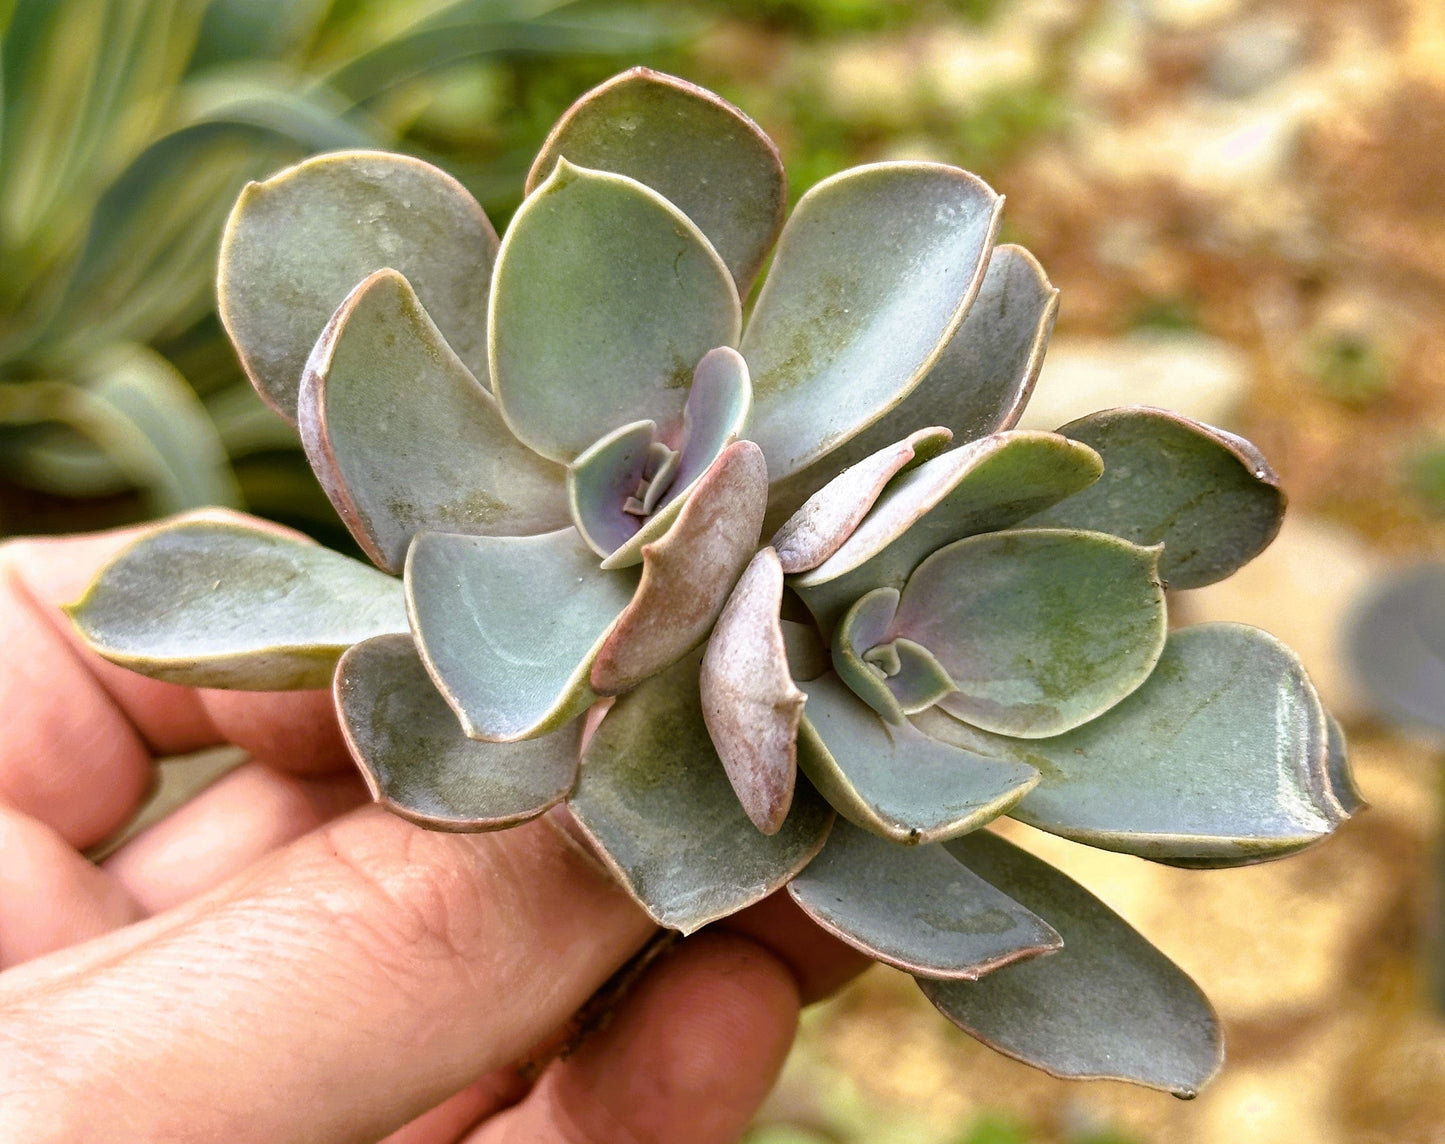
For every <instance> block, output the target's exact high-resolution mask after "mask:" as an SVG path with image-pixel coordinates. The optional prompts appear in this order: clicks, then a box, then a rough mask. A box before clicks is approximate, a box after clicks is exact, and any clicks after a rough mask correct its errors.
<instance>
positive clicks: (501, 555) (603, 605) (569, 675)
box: [406, 528, 638, 742]
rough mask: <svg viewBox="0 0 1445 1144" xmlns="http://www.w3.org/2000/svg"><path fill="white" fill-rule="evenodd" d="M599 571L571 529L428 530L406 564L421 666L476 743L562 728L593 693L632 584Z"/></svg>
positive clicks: (628, 575)
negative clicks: (598, 662) (594, 675)
mask: <svg viewBox="0 0 1445 1144" xmlns="http://www.w3.org/2000/svg"><path fill="white" fill-rule="evenodd" d="M637 581H638V576H637V573H636V572H634V571H632V570H626V571H622V572H605V571H603V570H602V569H600V568H598V566H597V557H596V556H595V555H594V554H593V552H592V550H591V549H590V548H588V547H587V545H586V544H585V543H584V542H583V540H582V538H581V537H580V536H579V535H578V534H577V530H576V529H573V528H566V529H562V530H561V531H558V532H548V533H544V534H542V535H541V536H456V535H452V534H449V533H440V532H426V533H422V534H421V535H419V536H418V537H417V538H416V539H415V540H414V541H413V542H412V546H411V552H410V554H409V555H408V556H407V561H406V592H407V608H408V609H409V611H410V614H411V621H412V630H413V631H414V632H415V633H416V638H417V644H418V647H419V648H420V651H421V655H422V659H423V660H424V661H425V662H426V665H427V670H428V671H429V672H430V673H431V676H432V678H433V679H434V680H435V681H436V683H437V688H438V690H439V691H441V693H442V694H443V695H444V696H445V697H446V700H447V702H448V703H450V704H451V707H452V710H454V711H455V712H456V713H457V715H458V716H459V717H460V719H461V723H462V727H463V729H464V730H465V731H466V733H467V734H468V735H469V736H471V737H472V738H474V739H486V740H489V741H491V742H511V741H514V740H517V739H530V738H534V737H536V736H538V735H542V734H545V733H546V732H548V731H552V730H555V729H557V728H558V727H561V726H562V725H563V724H564V723H566V722H568V721H569V720H571V719H572V718H574V717H575V716H577V715H579V714H581V713H582V712H583V711H584V710H586V708H587V707H588V705H589V704H591V702H592V700H593V699H594V698H595V696H594V694H593V692H592V689H591V687H590V686H588V676H589V674H590V673H591V670H592V659H593V657H594V656H595V655H596V654H597V651H598V649H599V648H600V647H601V646H602V643H603V640H604V639H605V638H606V636H607V633H608V632H609V631H611V629H612V625H613V624H614V623H615V622H616V621H617V617H618V616H619V615H621V614H622V610H623V609H624V608H626V607H627V604H628V601H629V600H631V599H632V594H633V592H634V590H635V589H636V587H637Z"/></svg>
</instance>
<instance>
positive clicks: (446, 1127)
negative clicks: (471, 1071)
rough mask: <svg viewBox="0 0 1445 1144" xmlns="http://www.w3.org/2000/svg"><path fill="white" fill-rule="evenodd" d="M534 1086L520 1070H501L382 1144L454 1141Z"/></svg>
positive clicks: (400, 1129) (427, 1113) (514, 1102)
mask: <svg viewBox="0 0 1445 1144" xmlns="http://www.w3.org/2000/svg"><path fill="white" fill-rule="evenodd" d="M529 1088H531V1082H530V1081H528V1080H527V1079H526V1078H525V1077H524V1076H523V1075H522V1074H521V1072H520V1071H519V1070H517V1069H514V1068H505V1069H498V1070H497V1071H495V1072H490V1073H488V1074H487V1075H486V1076H484V1077H482V1079H481V1080H478V1081H474V1082H473V1083H471V1084H469V1085H467V1087H466V1088H464V1089H462V1091H461V1092H459V1093H456V1094H455V1095H454V1096H451V1097H448V1098H447V1099H446V1100H444V1101H442V1102H441V1104H439V1105H437V1106H436V1107H435V1108H433V1109H432V1110H431V1111H430V1112H424V1113H422V1115H420V1116H418V1117H417V1118H416V1119H415V1120H413V1121H412V1122H411V1123H410V1124H408V1125H407V1126H406V1127H405V1128H399V1129H397V1131H395V1132H393V1133H392V1134H391V1135H390V1136H388V1137H387V1138H386V1139H385V1140H383V1141H381V1144H454V1142H455V1141H456V1140H458V1139H459V1138H460V1137H461V1136H463V1135H465V1134H466V1132H467V1131H468V1130H469V1129H470V1128H471V1127H472V1126H473V1125H475V1124H477V1123H478V1122H479V1121H481V1120H483V1119H485V1118H486V1117H488V1116H491V1115H493V1114H495V1113H497V1112H500V1111H501V1110H503V1109H506V1108H510V1107H511V1106H512V1105H514V1104H516V1103H517V1101H519V1100H521V1099H522V1098H523V1097H524V1096H526V1095H527V1090H528V1089H529Z"/></svg>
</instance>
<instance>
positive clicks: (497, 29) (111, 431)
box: [0, 0, 665, 528]
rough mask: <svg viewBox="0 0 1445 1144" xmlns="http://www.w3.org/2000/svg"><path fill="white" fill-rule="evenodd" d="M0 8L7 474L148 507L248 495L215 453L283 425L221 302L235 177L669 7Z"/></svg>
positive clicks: (264, 498)
mask: <svg viewBox="0 0 1445 1144" xmlns="http://www.w3.org/2000/svg"><path fill="white" fill-rule="evenodd" d="M4 13H6V14H5V15H3V16H0V27H3V44H0V58H3V76H4V78H3V95H4V100H3V108H4V110H3V123H0V128H3V140H4V146H3V149H0V258H3V262H4V267H5V272H4V274H3V276H0V475H3V477H4V478H5V479H6V480H8V481H9V482H12V488H26V489H31V490H36V491H39V492H41V493H45V494H51V495H57V496H65V497H95V496H106V495H112V494H117V493H123V492H125V491H127V490H132V489H135V490H139V491H140V492H141V494H142V497H143V500H144V505H143V508H144V510H145V511H147V512H149V513H164V512H174V511H176V510H179V509H184V508H188V507H193V506H199V505H208V504H221V505H228V504H238V503H240V501H241V499H242V493H243V490H242V489H240V488H238V485H237V481H236V478H235V476H234V475H233V473H232V471H231V468H230V466H229V464H228V455H229V456H230V457H231V458H236V457H241V456H246V455H250V454H256V453H260V452H264V451H265V450H270V449H293V450H294V449H295V447H296V439H295V435H294V433H293V432H292V431H291V430H290V429H289V428H288V427H287V426H285V425H284V424H281V423H278V422H276V421H275V419H274V418H272V417H270V416H269V414H267V413H266V411H265V410H264V408H263V407H262V406H260V405H259V403H257V402H256V400H255V398H254V394H252V392H251V390H250V387H249V386H246V385H245V384H244V381H243V379H241V378H240V377H239V376H238V375H237V373H236V371H235V368H234V363H233V361H232V360H231V359H230V355H229V352H228V351H226V350H225V342H224V339H223V338H222V337H221V335H220V331H219V330H218V329H217V328H216V327H215V325H214V319H213V318H211V317H210V312H211V307H212V297H211V281H212V276H213V273H214V258H215V247H216V242H217V240H218V238H219V235H220V230H221V226H222V224H223V222H224V220H225V217H226V212H227V211H228V209H229V208H230V205H231V203H232V202H233V201H234V200H235V197H236V194H237V192H238V191H239V190H240V188H241V186H242V185H243V184H244V183H245V182H246V181H247V180H248V179H250V178H255V177H259V176H260V175H261V174H263V173H265V172H266V171H269V170H274V169H275V168H276V167H277V166H278V165H280V164H283V163H286V162H293V161H295V160H296V159H298V158H300V157H302V156H304V155H306V154H309V153H312V152H315V151H326V150H334V149H336V148H339V147H368V146H377V145H379V144H383V143H386V142H389V141H391V140H393V139H394V138H395V137H396V135H397V134H398V132H399V131H401V130H403V129H405V128H406V127H408V126H409V125H410V124H411V123H412V122H413V121H415V120H416V119H417V117H418V116H419V115H422V114H423V113H424V112H425V111H426V110H427V109H428V108H430V107H431V106H432V105H433V104H434V103H435V102H437V101H438V100H439V99H441V98H442V96H443V95H444V94H445V93H446V91H447V90H448V88H447V82H448V78H447V77H448V73H447V72H446V69H447V68H448V67H450V66H451V65H455V64H457V63H458V61H463V60H475V59H476V58H478V57H490V58H493V59H509V58H514V57H526V56H536V55H539V54H542V55H545V54H549V53H550V54H552V55H554V56H555V55H557V54H566V53H573V54H577V53H581V54H585V55H587V56H597V55H605V54H606V53H609V52H618V51H622V52H627V53H631V52H634V51H636V50H638V49H639V48H642V47H646V46H649V45H651V44H654V43H656V42H658V40H659V38H660V36H661V35H662V33H663V30H664V28H665V24H664V22H663V21H661V20H660V19H651V18H645V17H644V16H643V15H641V14H640V13H639V12H637V11H636V10H632V9H618V8H613V9H606V10H603V9H599V8H598V7H597V6H596V5H589V4H578V3H562V2H559V0H447V2H441V0H416V2H412V3H407V4H397V3H394V2H389V0H387V2H383V0H360V2H355V3H338V2H334V0H301V2H296V0H284V2H282V0H209V2H206V0H15V2H14V3H12V4H9V5H6V6H4ZM603 16H605V17H606V18H605V19H603V18H602V17H603ZM158 348H159V349H161V350H164V351H165V352H164V353H161V352H157V349H158ZM178 367H179V368H178ZM188 382H189V383H190V384H187V383H188ZM192 387H194V391H193V388H192ZM195 391H199V394H200V398H203V400H201V399H198V395H197V392H195ZM258 475H259V476H260V477H261V480H260V482H259V483H252V484H251V485H250V486H249V487H247V488H245V489H244V492H245V494H246V499H247V500H249V501H250V502H251V503H252V504H253V506H254V507H258V508H261V509H262V510H267V509H270V510H279V511H280V513H281V515H283V516H287V517H289V518H291V519H295V518H296V515H297V514H296V513H295V511H294V510H295V501H296V500H297V489H296V484H295V482H294V481H284V482H283V483H282V486H281V487H280V488H279V489H274V490H270V489H268V487H267V484H266V481H265V470H264V469H263V470H261V472H260V473H259V474H258ZM273 492H274V494H275V495H272V493H273ZM288 500H289V502H291V503H290V505H289V506H288V503H287V502H288ZM288 507H289V508H290V509H291V511H289V512H288ZM4 509H5V506H4V505H3V504H0V514H3V515H0V528H3V527H4V522H3V516H8V515H10V514H8V513H5V512H4ZM328 511H329V510H328ZM62 526H63V522H62Z"/></svg>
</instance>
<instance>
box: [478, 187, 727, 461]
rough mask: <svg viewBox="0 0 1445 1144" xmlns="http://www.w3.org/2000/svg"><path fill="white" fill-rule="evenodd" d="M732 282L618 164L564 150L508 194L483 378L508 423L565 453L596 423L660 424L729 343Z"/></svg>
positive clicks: (581, 444) (569, 455) (669, 210)
mask: <svg viewBox="0 0 1445 1144" xmlns="http://www.w3.org/2000/svg"><path fill="white" fill-rule="evenodd" d="M741 314H742V309H741V304H740V303H739V301H738V293H737V288H736V287H735V286H734V285H733V280H732V277H731V275H729V273H728V270H727V267H726V266H724V265H723V263H722V260H721V259H720V258H718V255H717V251H715V250H713V248H712V247H711V246H710V245H709V244H708V241H707V239H706V238H705V237H703V234H702V232H701V231H700V230H698V229H697V227H696V226H694V225H693V223H692V222H691V220H689V219H688V217H687V216H686V215H684V214H683V213H682V212H681V211H679V210H678V209H677V208H676V207H675V206H673V205H672V204H671V203H670V202H668V201H667V200H666V199H664V198H663V197H662V196H661V195H659V194H658V193H657V192H656V191H653V190H651V189H649V188H648V187H645V186H643V185H642V184H641V183H639V182H636V181H635V180H633V179H629V178H627V177H626V176H623V175H613V174H609V173H607V172H604V171H590V170H587V169H585V168H581V167H574V166H573V165H572V164H570V163H568V162H567V161H566V160H565V159H563V160H560V161H558V163H557V166H556V168H555V170H554V171H553V172H552V174H551V175H550V176H549V177H548V178H547V180H546V182H544V183H543V184H542V185H541V186H540V187H538V188H537V190H536V191H534V192H533V193H532V194H531V196H529V197H528V198H527V200H526V201H525V202H524V203H523V204H522V206H521V208H520V209H519V210H518V211H517V213H516V215H515V216H514V217H513V219H512V225H511V226H510V227H508V229H507V234H506V237H505V239H504V240H503V241H502V248H501V251H500V252H499V253H498V255H497V266H496V272H495V274H494V276H493V288H492V302H491V313H490V318H489V330H490V338H491V353H490V361H491V371H492V388H493V390H494V392H495V393H496V395H497V400H498V401H499V402H500V404H501V408H502V415H503V416H504V417H505V418H506V420H507V424H508V425H509V426H511V428H512V431H513V432H514V433H515V434H516V435H517V436H518V437H519V438H520V439H521V440H522V441H523V442H525V443H526V444H527V445H529V446H531V447H532V448H533V449H535V450H536V451H537V452H539V453H541V454H542V455H543V456H547V457H551V458H552V459H553V460H557V461H562V462H567V461H570V460H572V459H573V458H574V457H576V456H577V455H578V454H579V453H581V452H582V451H583V450H584V449H586V448H587V446H588V445H590V444H591V443H592V442H593V441H594V440H596V438H597V436H598V433H599V430H600V429H605V428H607V427H609V426H614V425H626V424H630V423H632V422H634V421H642V420H647V419H651V420H653V421H656V422H657V423H658V425H659V426H661V429H662V434H663V436H664V437H668V436H670V435H671V433H672V431H673V429H674V427H675V423H677V422H678V421H679V419H680V418H681V416H682V407H683V402H684V400H685V398H686V396H687V389H688V386H689V384H690V383H691V381H692V375H693V370H694V368H695V367H696V366H697V364H698V362H699V361H701V360H702V357H703V355H704V354H706V353H707V352H708V351H709V350H711V349H713V348H714V347H717V346H731V345H735V344H736V342H737V339H738V330H739V327H740V323H741Z"/></svg>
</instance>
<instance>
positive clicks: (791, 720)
mask: <svg viewBox="0 0 1445 1144" xmlns="http://www.w3.org/2000/svg"><path fill="white" fill-rule="evenodd" d="M782 598H783V570H782V569H781V568H780V567H779V566H778V557H777V554H776V553H775V552H774V551H773V550H772V549H771V548H764V549H763V550H762V551H761V552H759V553H758V554H757V555H756V556H754V557H753V558H752V560H751V562H750V563H749V564H748V566H747V568H745V569H744V570H743V574H742V576H741V578H740V579H739V580H738V582H737V585H736V587H734V588H733V592H732V595H731V596H730V597H728V601H727V604H726V606H725V607H724V608H723V612H722V615H721V616H720V617H719V619H718V622H717V626H716V627H715V628H714V629H713V633H712V639H710V640H709V641H708V645H707V652H706V653H705V654H704V655H703V659H702V670H701V673H700V692H701V703H702V714H703V719H704V721H705V722H706V724H707V729H708V734H709V735H710V736H711V739H712V744H713V747H714V748H715V749H716V750H717V753H718V757H719V758H720V759H721V760H722V764H723V770H724V771H725V772H726V773H727V776H728V781H729V782H731V783H732V786H733V790H734V791H736V792H737V797H738V801H739V802H740V803H741V804H742V807H743V810H744V811H745V812H746V813H747V816H748V818H750V819H751V820H752V822H753V825H755V826H756V827H757V828H758V829H759V830H761V831H762V832H763V833H764V834H776V833H777V832H778V830H779V829H780V828H781V827H782V825H783V821H784V820H785V819H786V818H787V816H788V810H789V808H790V807H791V806H792V803H793V788H794V784H795V783H796V781H797V774H798V721H799V720H800V719H801V718H802V713H803V700H804V696H803V693H802V692H801V691H799V690H798V688H797V685H796V684H794V683H793V677H792V674H791V669H790V663H789V655H788V648H787V640H786V637H785V635H784V629H783V621H782V620H781V619H779V617H778V607H779V605H780V604H781V602H782ZM796 642H799V643H801V639H799V640H798V641H796Z"/></svg>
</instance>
